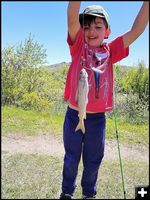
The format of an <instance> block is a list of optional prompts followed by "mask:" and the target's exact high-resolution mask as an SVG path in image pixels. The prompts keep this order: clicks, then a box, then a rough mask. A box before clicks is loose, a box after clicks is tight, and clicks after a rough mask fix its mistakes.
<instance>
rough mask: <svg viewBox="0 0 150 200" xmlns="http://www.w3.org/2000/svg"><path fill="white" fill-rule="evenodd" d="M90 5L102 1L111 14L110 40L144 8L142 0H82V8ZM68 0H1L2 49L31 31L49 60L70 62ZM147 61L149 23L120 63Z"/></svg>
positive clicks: (15, 43)
mask: <svg viewBox="0 0 150 200" xmlns="http://www.w3.org/2000/svg"><path fill="white" fill-rule="evenodd" d="M89 5H101V6H103V7H104V8H105V10H106V11H107V12H108V14H109V18H110V26H111V35H110V36H109V38H108V39H106V40H104V41H105V42H109V41H111V40H113V39H115V38H116V37H118V36H119V35H122V34H124V33H125V32H127V31H128V30H129V29H130V28H131V27H132V24H133V22H134V19H135V17H136V15H137V13H138V11H139V10H140V8H141V5H142V1H83V2H82V3H81V7H80V12H83V10H84V9H85V8H86V7H87V6H89ZM67 6H68V1H49V2H48V1H2V9H1V10H2V14H1V16H2V18H1V28H2V31H1V33H2V34H1V39H2V49H3V48H6V47H8V46H9V45H17V44H20V43H21V42H24V41H25V39H27V38H28V37H29V34H31V36H32V37H33V38H34V41H37V42H38V43H39V44H40V45H43V46H44V48H45V49H46V53H47V61H48V62H47V64H50V65H52V64H56V63H61V62H71V57H70V52H69V47H68V44H67V33H68V32H67V31H68V30H67ZM140 61H144V63H145V65H146V66H147V67H148V66H149V24H148V25H147V27H146V29H145V31H144V33H143V34H142V35H141V36H140V37H139V38H138V39H137V40H136V41H135V42H134V43H133V44H132V45H131V46H130V54H129V56H128V57H127V58H124V59H123V60H121V61H120V62H119V64H120V65H127V66H135V65H137V64H138V63H139V62H140Z"/></svg>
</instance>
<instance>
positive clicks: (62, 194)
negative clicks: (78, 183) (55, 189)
mask: <svg viewBox="0 0 150 200" xmlns="http://www.w3.org/2000/svg"><path fill="white" fill-rule="evenodd" d="M59 199H72V195H70V194H64V193H61V195H60V198H59Z"/></svg>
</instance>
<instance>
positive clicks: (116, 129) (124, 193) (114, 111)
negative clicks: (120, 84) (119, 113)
mask: <svg viewBox="0 0 150 200" xmlns="http://www.w3.org/2000/svg"><path fill="white" fill-rule="evenodd" d="M115 102H116V95H115ZM116 110H117V109H116V103H115V108H114V110H113V115H114V121H115V132H116V139H117V146H118V155H119V163H120V170H121V178H122V189H123V195H124V199H126V188H125V180H124V174H123V166H122V159H121V152H120V143H119V135H118V127H117V117H116Z"/></svg>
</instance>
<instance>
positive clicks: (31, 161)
mask: <svg viewBox="0 0 150 200" xmlns="http://www.w3.org/2000/svg"><path fill="white" fill-rule="evenodd" d="M2 161H3V164H2V193H1V194H2V196H1V197H2V199H50V198H51V199H58V197H59V195H60V191H61V181H62V163H63V158H60V159H58V158H54V157H51V156H42V155H37V154H30V155H27V154H15V155H8V154H7V153H6V152H4V153H3V158H2ZM123 166H124V178H125V186H126V195H127V199H134V198H135V186H138V185H148V177H149V175H148V165H147V164H146V163H144V162H140V161H138V162H137V161H134V160H126V161H125V162H124V165H123ZM81 174H82V162H80V166H79V173H78V177H77V189H76V192H75V195H74V198H76V199H80V198H81V196H82V191H81V186H80V180H81ZM97 191H98V192H97V198H99V199H123V190H122V180H121V174H120V166H119V162H118V161H110V162H108V161H105V159H104V161H103V162H102V165H101V168H100V171H99V176H98V182H97Z"/></svg>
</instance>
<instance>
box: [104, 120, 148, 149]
mask: <svg viewBox="0 0 150 200" xmlns="http://www.w3.org/2000/svg"><path fill="white" fill-rule="evenodd" d="M148 128H149V126H148V124H141V125H137V124H130V123H127V122H122V121H119V119H117V131H118V136H119V141H120V142H124V143H128V144H141V145H147V144H149V130H148ZM106 138H107V139H109V140H112V139H114V138H116V127H115V121H114V119H110V118H107V126H106Z"/></svg>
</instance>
